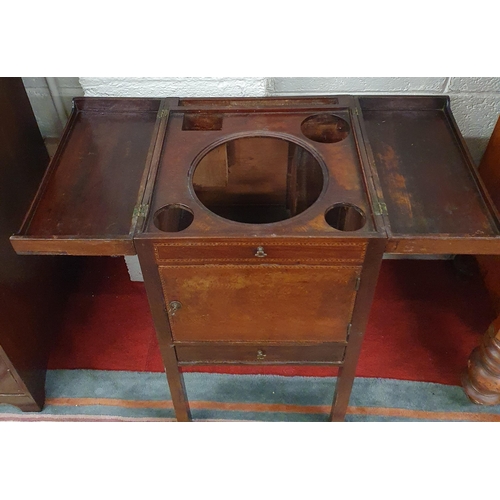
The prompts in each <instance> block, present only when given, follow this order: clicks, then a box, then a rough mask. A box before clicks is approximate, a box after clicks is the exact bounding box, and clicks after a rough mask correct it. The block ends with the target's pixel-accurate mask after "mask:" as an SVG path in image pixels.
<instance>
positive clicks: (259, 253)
mask: <svg viewBox="0 0 500 500" xmlns="http://www.w3.org/2000/svg"><path fill="white" fill-rule="evenodd" d="M255 257H267V253H266V252H264V247H257V251H256V252H255Z"/></svg>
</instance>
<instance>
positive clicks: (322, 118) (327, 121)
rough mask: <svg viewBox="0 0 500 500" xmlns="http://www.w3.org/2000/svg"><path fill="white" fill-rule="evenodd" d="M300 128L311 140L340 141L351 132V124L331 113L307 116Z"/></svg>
mask: <svg viewBox="0 0 500 500" xmlns="http://www.w3.org/2000/svg"><path fill="white" fill-rule="evenodd" d="M300 129H301V130H302V133H303V134H304V135H305V136H306V137H307V138H308V139H311V141H315V142H327V143H328V142H330V143H331V142H340V141H343V140H344V139H345V138H346V137H347V136H348V135H349V133H350V131H351V128H350V127H349V124H348V123H347V122H346V121H345V120H343V119H342V118H340V117H338V116H335V115H332V114H330V113H322V114H320V115H314V116H310V117H309V118H306V119H305V120H304V121H303V122H302V124H301V126H300Z"/></svg>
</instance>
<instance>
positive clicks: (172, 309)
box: [168, 300, 182, 316]
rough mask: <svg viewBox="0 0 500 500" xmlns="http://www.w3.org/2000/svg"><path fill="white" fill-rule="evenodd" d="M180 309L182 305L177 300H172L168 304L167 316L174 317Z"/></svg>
mask: <svg viewBox="0 0 500 500" xmlns="http://www.w3.org/2000/svg"><path fill="white" fill-rule="evenodd" d="M181 307H182V304H181V303H180V302H179V301H178V300H173V301H172V302H170V304H168V314H170V316H175V313H176V312H177V311H178V310H179V309H180V308H181Z"/></svg>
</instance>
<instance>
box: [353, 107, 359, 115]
mask: <svg viewBox="0 0 500 500" xmlns="http://www.w3.org/2000/svg"><path fill="white" fill-rule="evenodd" d="M354 114H355V115H357V116H359V111H358V108H354Z"/></svg>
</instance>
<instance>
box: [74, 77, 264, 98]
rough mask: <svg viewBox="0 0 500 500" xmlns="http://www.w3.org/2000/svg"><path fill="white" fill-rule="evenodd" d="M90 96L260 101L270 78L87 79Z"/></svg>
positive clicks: (85, 87) (82, 81)
mask: <svg viewBox="0 0 500 500" xmlns="http://www.w3.org/2000/svg"><path fill="white" fill-rule="evenodd" d="M80 84H81V86H82V88H83V90H84V92H85V95H86V96H101V97H102V96H113V97H225V96H227V97H260V96H265V95H266V93H267V84H268V78H264V77H262V78H259V77H242V78H236V77H222V78H217V77H191V78H182V77H165V78H137V77H134V78H102V77H101V78H84V77H80Z"/></svg>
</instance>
